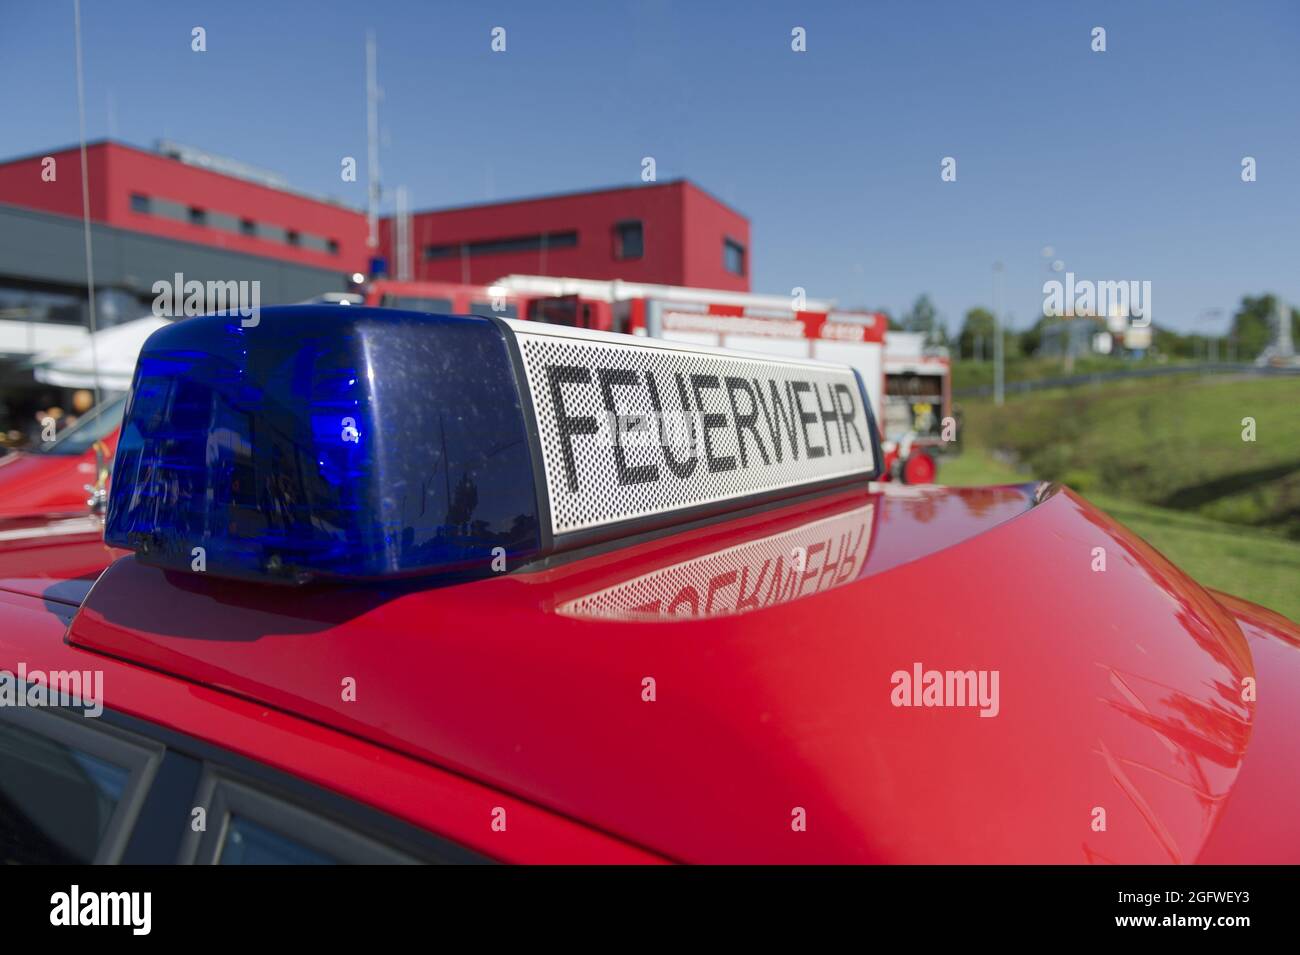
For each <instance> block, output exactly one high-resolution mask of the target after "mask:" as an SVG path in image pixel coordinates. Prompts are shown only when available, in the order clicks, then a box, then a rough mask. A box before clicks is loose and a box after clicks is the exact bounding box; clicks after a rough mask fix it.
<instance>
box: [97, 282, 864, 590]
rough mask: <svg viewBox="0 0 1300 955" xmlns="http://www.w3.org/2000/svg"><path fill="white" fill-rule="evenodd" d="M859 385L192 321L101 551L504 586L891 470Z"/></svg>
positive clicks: (692, 364)
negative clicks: (508, 574)
mask: <svg viewBox="0 0 1300 955" xmlns="http://www.w3.org/2000/svg"><path fill="white" fill-rule="evenodd" d="M879 461H880V452H879V439H878V436H877V432H876V426H875V421H874V419H873V417H872V415H871V409H870V406H869V405H868V403H867V400H866V392H865V389H864V388H863V386H862V382H861V379H860V378H859V377H858V376H857V373H856V372H854V371H853V370H852V369H851V368H848V367H845V366H838V365H828V364H823V363H817V362H810V361H803V360H797V359H777V358H771V357H763V356H753V355H741V354H738V353H734V352H726V351H722V350H719V349H709V348H701V347H697V346H693V345H685V344H681V343H676V342H667V341H661V340H657V339H646V338H638V337H633V336H625V335H610V334H604V333H598V332H588V331H580V330H576V329H570V328H563V327H557V326H549V325H541V324H537V323H530V322H515V321H508V320H503V319H496V318H480V317H457V316H447V315H428V314H422V313H415V312H402V311H393V310H389V309H377V308H349V309H340V308H337V307H334V306H328V305H300V306H287V307H283V308H265V309H262V310H261V313H260V317H259V319H258V320H257V321H256V322H248V321H246V320H245V319H242V318H241V317H240V316H239V315H230V316H225V315H218V316H208V317H204V318H195V319H188V320H185V321H182V322H178V323H177V324H175V325H171V326H168V327H166V328H162V329H160V330H159V331H157V332H155V333H154V334H153V335H152V336H150V338H149V339H148V341H147V342H146V343H145V345H144V348H143V350H142V351H141V353H140V358H139V361H138V363H137V366H136V372H135V379H134V382H133V386H132V392H131V397H130V400H129V403H128V406H127V409H126V414H125V418H124V421H123V428H122V435H121V439H120V441H119V443H118V448H117V455H116V461H115V464H114V471H113V484H112V494H111V497H110V500H109V508H108V517H107V524H106V529H105V540H106V541H107V543H109V544H111V545H113V546H116V547H123V548H126V549H129V550H133V551H135V552H136V554H137V556H138V559H140V560H142V561H145V562H148V563H153V564H157V565H160V566H164V567H168V568H172V569H176V570H184V571H202V572H205V573H210V574H214V575H217V576H223V577H234V578H241V579H247V580H258V581H277V582H285V583H303V582H306V581H309V580H312V579H316V578H345V579H354V580H362V579H376V578H387V577H398V576H408V575H414V574H434V573H465V572H469V573H482V574H490V573H492V572H493V571H500V570H501V569H502V568H503V567H510V568H513V567H514V566H516V565H517V564H518V563H519V562H520V561H523V560H528V559H531V558H534V557H538V556H542V555H546V554H551V553H555V552H557V551H562V550H568V549H572V548H575V547H580V546H586V545H589V544H592V543H597V542H600V541H608V540H612V539H615V538H619V537H625V536H627V535H628V534H631V533H641V532H645V531H653V530H656V529H661V528H666V527H669V526H673V525H678V524H681V523H683V522H685V521H692V520H698V519H702V518H707V517H709V516H712V515H715V514H718V513H721V512H725V511H733V510H736V509H739V508H743V507H750V506H753V505H756V504H760V503H763V502H767V501H772V500H779V499H782V498H788V497H790V496H793V495H797V494H801V493H805V492H810V491H813V490H817V489H822V488H827V487H834V486H841V485H844V484H847V483H864V482H865V481H867V480H869V479H870V478H872V477H875V476H876V475H877V474H878V467H879Z"/></svg>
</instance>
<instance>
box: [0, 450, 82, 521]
mask: <svg viewBox="0 0 1300 955" xmlns="http://www.w3.org/2000/svg"><path fill="white" fill-rule="evenodd" d="M94 481H95V455H94V452H88V453H87V454H28V453H26V452H23V451H14V452H11V453H9V454H6V455H5V456H4V457H0V518H3V517H25V516H30V515H39V514H57V513H61V512H73V511H81V512H83V513H84V512H85V510H86V496H87V494H86V485H87V484H93V483H94Z"/></svg>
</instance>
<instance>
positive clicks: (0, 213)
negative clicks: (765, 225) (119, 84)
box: [0, 140, 750, 437]
mask: <svg viewBox="0 0 1300 955" xmlns="http://www.w3.org/2000/svg"><path fill="white" fill-rule="evenodd" d="M86 160H87V162H86V166H87V172H88V180H89V199H90V201H89V217H90V222H91V241H92V249H93V254H94V278H95V311H96V319H97V324H98V326H99V327H100V328H107V327H110V326H114V325H117V324H120V323H123V322H127V321H130V320H132V319H136V318H140V317H142V316H144V315H147V314H149V312H150V309H151V306H152V303H153V301H154V299H155V292H154V290H153V288H154V283H155V282H158V281H160V280H163V281H167V282H168V283H170V284H174V283H175V277H176V275H177V274H178V273H179V274H180V275H181V276H182V277H183V280H184V281H185V282H187V283H188V282H193V281H197V282H199V283H203V284H204V285H205V286H206V285H207V283H223V284H225V283H230V282H232V281H233V282H240V283H253V282H256V283H257V286H256V287H257V289H258V290H259V292H260V295H259V302H258V304H260V305H276V304H285V303H290V302H300V301H305V300H307V299H311V298H316V297H318V296H321V295H324V294H326V293H338V292H344V291H347V290H348V289H349V288H350V287H351V283H352V281H353V278H354V276H361V277H365V276H368V275H369V274H370V272H371V263H372V260H373V261H374V262H376V263H387V268H386V274H388V275H390V276H392V275H396V274H397V270H396V269H395V268H394V267H393V266H394V264H395V262H396V256H397V248H396V241H395V240H396V233H397V231H398V230H397V229H396V228H395V223H394V219H393V217H387V218H384V219H383V220H381V222H380V245H379V247H378V248H371V247H369V246H368V244H367V232H368V229H367V223H366V215H365V212H364V211H362V210H360V209H357V208H353V207H351V206H348V205H344V204H342V203H340V202H338V201H334V200H331V199H325V198H320V197H316V196H311V195H307V194H305V193H301V192H297V191H295V190H293V189H291V188H289V186H288V184H287V183H286V181H285V180H284V179H283V178H281V177H280V176H277V175H275V174H274V173H270V172H267V171H264V170H262V169H259V168H256V167H254V166H251V165H249V164H248V163H245V162H243V161H240V160H237V159H232V158H229V157H223V156H218V155H215V154H212V153H208V152H205V151H203V150H200V149H196V148H194V147H190V146H185V145H181V144H177V143H169V142H160V143H159V144H158V146H157V148H156V149H154V150H152V151H150V150H145V149H140V148H137V147H135V146H128V145H125V144H122V143H118V142H112V141H107V140H101V141H97V142H93V143H89V144H88V145H87V147H86ZM345 188H346V187H345ZM363 188H364V187H363V186H361V185H358V186H356V187H355V195H357V196H358V197H360V196H362V195H363V192H362V189H363ZM407 221H409V222H410V224H411V228H410V230H409V233H408V236H409V237H408V238H407V241H405V242H404V243H403V248H404V249H406V250H407V251H408V254H409V256H410V261H409V266H410V276H411V278H413V279H416V280H421V279H423V280H442V281H450V282H464V283H467V284H469V283H474V284H488V283H491V282H492V281H494V280H496V279H498V278H501V277H504V276H506V275H510V274H526V275H534V276H536V275H540V276H555V277H564V278H573V279H597V280H610V279H626V280H627V281H629V282H640V283H653V284H662V285H688V286H697V287H704V288H714V289H727V290H734V291H748V290H749V267H750V262H749V254H750V252H749V221H748V220H747V219H746V218H745V217H744V216H743V215H741V214H740V213H738V212H736V211H735V210H734V209H731V208H729V207H728V206H726V205H724V204H723V203H722V202H720V201H718V200H717V199H715V198H713V197H712V196H710V195H709V194H708V193H706V192H704V191H703V190H701V189H700V188H698V187H697V186H695V185H693V184H692V183H690V182H687V181H685V180H675V181H672V182H663V183H647V184H638V185H636V186H630V187H623V188H614V189H598V190H593V191H588V192H575V193H568V194H564V195H555V196H547V197H542V198H535V199H520V200H514V201H509V202H494V203H484V204H479V205H471V206H462V207H457V208H449V209H433V210H429V211H425V212H419V213H416V214H414V215H413V216H411V217H410V218H409V219H408V220H407ZM249 287H250V288H251V287H252V286H251V284H250V286H249ZM205 291H208V290H207V289H206V288H205ZM212 294H216V293H212ZM215 304H217V303H214V302H211V301H209V302H206V303H205V306H204V307H205V308H212V307H214V305H215ZM88 313H89V308H88V304H87V300H86V255H85V238H84V233H83V224H82V183H81V152H80V149H79V148H77V147H68V148H64V149H56V150H51V151H48V152H45V153H37V154H33V155H30V156H23V157H19V158H16V159H10V160H7V161H0V382H3V383H4V388H3V389H0V391H2V392H3V393H0V432H3V431H4V430H5V429H7V428H9V427H10V426H11V425H12V424H13V422H15V421H20V422H22V421H25V422H27V423H30V413H31V411H32V410H33V408H43V407H46V406H47V405H48V404H51V403H54V402H56V401H66V399H67V398H68V397H69V396H68V395H59V394H57V393H56V390H52V389H51V388H49V387H48V386H45V385H41V384H40V383H38V382H36V381H35V379H34V377H33V374H32V370H31V367H30V360H29V359H30V358H31V356H33V355H35V354H41V353H49V352H65V353H66V352H73V351H76V350H77V349H78V348H81V347H83V346H84V345H85V343H86V341H87V327H88V324H89V323H88ZM0 437H2V434H0Z"/></svg>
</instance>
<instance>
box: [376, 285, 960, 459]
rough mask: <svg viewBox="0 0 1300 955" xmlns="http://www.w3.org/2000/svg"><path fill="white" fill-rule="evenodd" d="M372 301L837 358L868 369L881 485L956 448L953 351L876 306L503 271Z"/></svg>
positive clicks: (392, 288) (392, 290)
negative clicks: (946, 428)
mask: <svg viewBox="0 0 1300 955" xmlns="http://www.w3.org/2000/svg"><path fill="white" fill-rule="evenodd" d="M364 302H365V304H367V305H381V306H387V307H390V308H410V309H415V310H417V311H428V312H445V313H453V314H473V315H493V314H495V315H498V316H500V317H503V318H523V319H528V320H530V321H540V322H546V323H548V324H553V325H567V326H570V327H574V328H588V329H592V330H595V331H613V332H622V333H629V334H634V335H649V336H651V337H654V338H665V339H668V340H671V341H680V342H686V343H689V344H695V345H710V346H715V347H722V348H734V349H736V350H738V351H749V352H757V353H760V354H773V355H781V356H784V357H799V358H815V359H821V360H823V361H834V362H841V363H843V364H846V365H850V366H852V367H853V368H855V369H857V371H858V372H859V373H860V374H861V375H862V378H863V381H864V382H865V383H866V387H867V394H868V396H869V397H870V399H871V407H872V409H873V411H874V413H875V415H876V418H877V420H878V421H879V423H880V431H881V439H882V446H883V448H884V452H885V469H884V474H883V475H882V480H894V481H901V482H903V483H905V484H930V483H933V481H934V478H935V473H936V471H937V466H936V461H935V458H936V454H937V453H938V452H939V451H940V450H941V449H942V448H943V447H944V446H945V445H946V444H947V443H948V442H947V440H946V439H945V435H944V433H943V424H944V421H945V419H948V418H950V417H951V415H952V388H951V381H952V366H951V362H950V361H949V358H948V355H947V352H946V350H944V349H936V348H932V347H930V346H927V345H926V344H925V341H924V336H922V335H921V334H919V333H910V332H897V331H888V330H887V325H888V321H887V319H886V318H885V316H884V315H882V314H880V313H878V312H863V311H850V310H843V309H838V308H836V303H835V301H834V300H833V299H813V298H805V299H804V300H803V301H801V302H798V303H797V304H796V303H795V302H793V301H792V299H791V298H790V297H789V296H785V295H764V294H758V293H752V292H731V291H725V290H722V289H700V288H689V287H685V286H675V285H651V284H646V283H639V282H623V281H619V280H613V281H604V280H595V279H576V278H560V277H554V276H545V275H507V276H504V277H503V278H501V279H499V280H497V282H496V283H494V284H492V285H489V286H469V285H456V284H452V283H440V282H398V281H393V280H389V279H380V280H376V281H374V282H372V283H371V284H370V285H369V286H367V288H366V292H365V295H364ZM494 306H495V308H494Z"/></svg>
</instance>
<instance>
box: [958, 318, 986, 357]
mask: <svg viewBox="0 0 1300 955" xmlns="http://www.w3.org/2000/svg"><path fill="white" fill-rule="evenodd" d="M993 327H994V321H993V313H992V312H990V311H989V310H988V309H987V308H984V307H983V306H980V305H977V306H975V307H974V308H972V309H969V310H968V311H967V312H966V318H965V320H964V321H963V322H962V326H961V334H960V335H958V336H957V356H958V357H959V358H974V357H975V355H976V348H975V340H976V339H977V338H978V339H979V340H980V343H981V344H980V354H982V355H983V357H984V358H985V359H990V358H992V357H993Z"/></svg>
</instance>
